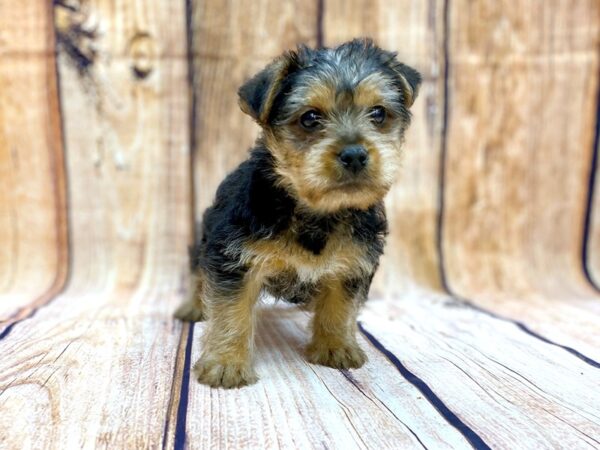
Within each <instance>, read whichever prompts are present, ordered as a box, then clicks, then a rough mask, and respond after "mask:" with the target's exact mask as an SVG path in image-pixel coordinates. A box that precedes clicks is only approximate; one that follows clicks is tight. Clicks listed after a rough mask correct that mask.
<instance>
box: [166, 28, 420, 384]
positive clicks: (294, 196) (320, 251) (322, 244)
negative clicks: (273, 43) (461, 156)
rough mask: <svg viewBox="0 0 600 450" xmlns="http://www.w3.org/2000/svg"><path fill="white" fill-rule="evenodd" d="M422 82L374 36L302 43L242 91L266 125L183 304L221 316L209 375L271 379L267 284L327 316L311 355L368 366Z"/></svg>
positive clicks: (196, 253)
mask: <svg viewBox="0 0 600 450" xmlns="http://www.w3.org/2000/svg"><path fill="white" fill-rule="evenodd" d="M420 83H421V77H420V75H419V73H418V72H417V71H415V70H414V69H412V68H410V67H408V66H406V65H404V64H402V63H400V62H399V61H398V60H397V59H396V54H395V53H391V52H388V51H385V50H382V49H381V48H379V47H377V46H376V45H375V44H374V43H373V42H372V41H371V40H368V39H360V40H353V41H351V42H347V43H345V44H342V45H340V46H339V47H336V48H319V49H315V50H313V49H309V48H307V47H299V48H298V49H297V50H296V51H290V52H288V53H285V54H284V55H283V56H281V57H279V58H277V59H275V60H274V61H273V62H272V63H270V64H269V65H268V66H267V67H266V68H265V69H264V70H262V71H261V72H260V73H258V74H257V75H256V76H254V78H252V79H250V80H249V81H247V82H246V83H245V84H244V85H243V86H242V87H241V88H240V90H239V102H240V106H241V109H242V111H244V112H245V113H246V114H248V115H249V116H251V117H252V118H253V119H254V120H256V122H258V124H259V125H260V126H261V128H262V134H261V136H260V137H259V139H258V140H257V142H256V145H255V147H254V148H253V149H252V150H251V151H250V155H249V158H248V159H247V160H246V161H244V162H243V163H242V164H241V165H240V166H239V167H238V168H237V169H236V170H235V171H233V172H232V173H231V174H229V175H228V176H227V177H226V178H225V180H224V181H223V182H222V183H221V185H220V186H219V189H218V191H217V194H216V199H215V202H214V204H213V205H212V206H211V207H210V208H208V209H207V210H206V212H205V213H204V218H203V222H202V236H201V241H200V242H199V243H197V244H196V245H195V247H194V248H193V249H192V269H193V271H194V274H195V276H194V287H193V293H192V296H191V297H190V299H189V300H188V301H187V302H185V303H184V304H182V305H181V306H180V307H179V309H178V310H177V311H176V313H175V315H176V317H178V318H180V319H182V320H186V321H198V320H203V319H207V320H208V324H207V328H206V331H205V334H204V336H203V353H202V356H201V357H200V359H199V360H198V362H197V363H196V364H195V366H194V374H195V376H196V378H197V379H198V381H200V382H201V383H205V384H208V385H210V386H214V387H217V386H222V387H225V388H233V387H238V386H242V385H246V384H250V383H254V382H255V381H256V380H257V377H256V375H255V371H254V369H253V366H252V353H253V346H254V343H253V341H254V338H253V335H254V316H253V309H254V305H255V303H256V301H257V298H258V297H259V295H260V293H261V292H262V291H266V292H268V293H270V294H271V295H273V296H274V297H277V298H281V299H285V300H287V301H289V302H292V303H299V304H307V305H308V306H309V308H310V309H311V310H312V311H313V312H314V316H313V318H312V323H311V328H312V339H311V341H310V344H309V345H308V347H307V349H306V356H307V358H308V361H310V362H312V363H315V364H322V365H325V366H330V367H336V368H340V369H349V368H358V367H361V366H362V365H363V364H364V363H365V361H366V359H367V358H366V356H365V353H364V352H363V350H362V349H361V348H360V347H359V345H358V343H357V340H356V332H357V326H356V317H357V314H358V310H359V308H360V306H361V305H362V303H363V302H364V301H365V300H366V298H367V294H368V291H369V286H370V284H371V280H372V278H373V275H374V273H375V270H376V269H377V265H378V261H379V257H380V256H381V254H382V253H383V248H384V239H385V235H386V233H387V223H386V218H385V210H384V205H383V198H384V196H385V194H386V193H387V192H388V190H389V189H390V186H391V185H392V183H393V182H394V179H395V178H396V173H397V171H398V166H399V164H400V160H401V152H400V148H401V144H402V141H403V136H404V132H405V130H406V128H407V127H408V124H409V121H410V113H409V108H410V106H411V105H412V104H413V102H414V100H415V97H416V95H417V91H418V89H419V85H420Z"/></svg>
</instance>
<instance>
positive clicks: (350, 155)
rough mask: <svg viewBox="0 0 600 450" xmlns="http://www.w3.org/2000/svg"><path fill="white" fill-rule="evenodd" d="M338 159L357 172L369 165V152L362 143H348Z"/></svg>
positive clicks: (353, 171) (347, 167)
mask: <svg viewBox="0 0 600 450" xmlns="http://www.w3.org/2000/svg"><path fill="white" fill-rule="evenodd" d="M338 159H339V160H340V162H341V163H342V165H343V166H344V167H345V168H346V169H348V170H349V171H351V172H352V173H354V174H357V173H358V172H360V171H361V170H363V169H364V168H365V166H366V165H367V162H368V161H369V154H368V153H367V149H366V148H364V147H363V146H362V145H348V146H347V147H344V149H343V150H342V151H341V152H340V154H339V155H338Z"/></svg>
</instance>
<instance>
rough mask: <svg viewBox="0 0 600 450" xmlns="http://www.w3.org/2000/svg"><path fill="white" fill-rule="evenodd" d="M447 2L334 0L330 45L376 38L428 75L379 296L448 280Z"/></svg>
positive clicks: (407, 148) (329, 6) (409, 139)
mask: <svg viewBox="0 0 600 450" xmlns="http://www.w3.org/2000/svg"><path fill="white" fill-rule="evenodd" d="M442 7H443V3H442V2H417V1H410V0H405V1H399V2H392V3H390V2H385V1H367V0H352V1H341V0H327V1H325V3H324V9H323V30H324V31H323V36H324V44H325V45H336V44H339V43H342V42H344V41H346V40H349V39H352V38H354V37H357V36H369V37H372V38H373V39H374V40H375V41H376V42H377V43H379V44H380V45H381V46H382V47H384V48H386V49H389V50H394V51H397V52H398V57H399V59H400V60H401V61H403V62H405V63H406V64H408V65H410V66H413V67H415V68H416V69H418V70H419V71H420V72H421V73H422V75H423V79H424V82H423V85H422V86H421V90H420V93H419V97H418V98H417V101H416V103H415V104H414V105H413V107H412V108H411V111H412V115H413V122H412V125H411V126H410V128H409V130H408V133H407V136H406V143H405V145H404V164H403V166H402V168H401V174H400V177H399V180H398V181H397V182H396V184H395V185H394V187H393V188H392V190H391V192H390V193H389V194H388V196H387V199H386V204H387V208H388V218H389V222H390V235H389V237H388V244H387V246H386V253H385V256H384V258H383V261H382V264H381V267H380V269H379V271H378V274H377V277H376V279H375V281H374V285H373V291H372V292H373V294H374V295H376V296H387V297H388V298H393V297H397V296H398V295H402V294H404V293H406V292H407V290H411V289H414V288H415V287H417V286H420V287H428V288H433V289H436V288H439V287H440V286H441V283H440V276H439V270H438V256H437V250H436V225H437V206H438V190H439V187H438V172H439V162H440V150H441V127H442V119H443V100H444V93H443V88H444V86H443V69H444V60H443V57H444V55H443V52H442V49H443V45H442V44H443V42H442V40H443V37H444V36H443V8H442Z"/></svg>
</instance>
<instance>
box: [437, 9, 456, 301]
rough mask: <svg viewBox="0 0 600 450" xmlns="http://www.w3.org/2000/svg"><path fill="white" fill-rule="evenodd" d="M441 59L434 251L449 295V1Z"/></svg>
mask: <svg viewBox="0 0 600 450" xmlns="http://www.w3.org/2000/svg"><path fill="white" fill-rule="evenodd" d="M442 30H443V31H442V34H443V36H442V42H443V49H442V55H443V56H442V57H443V59H444V61H443V72H444V74H443V77H444V82H443V94H442V99H443V100H442V103H443V105H442V129H441V131H440V133H441V139H442V142H441V145H440V166H439V175H438V211H437V226H436V235H435V236H436V249H437V254H438V259H437V260H438V265H439V267H438V271H439V278H440V282H441V285H442V289H443V290H444V291H446V292H447V293H448V294H450V295H452V294H451V293H450V286H449V285H448V278H447V275H446V269H445V267H444V246H443V233H442V230H443V228H444V186H445V183H446V160H447V157H446V155H447V153H448V114H449V111H448V105H449V103H450V98H449V97H450V95H449V83H450V81H449V76H448V73H449V70H450V49H449V42H448V41H449V39H448V38H449V36H450V0H444V9H443V29H442Z"/></svg>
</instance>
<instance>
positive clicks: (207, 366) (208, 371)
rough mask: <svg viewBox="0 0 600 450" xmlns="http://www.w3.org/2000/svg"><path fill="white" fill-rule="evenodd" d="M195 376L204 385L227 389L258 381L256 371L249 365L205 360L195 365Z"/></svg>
mask: <svg viewBox="0 0 600 450" xmlns="http://www.w3.org/2000/svg"><path fill="white" fill-rule="evenodd" d="M194 376H195V377H196V379H197V380H198V381H199V382H200V383H202V384H207V385H209V386H212V387H224V388H226V389H231V388H238V387H242V386H246V385H249V384H254V383H256V382H257V381H258V377H257V376H256V373H255V372H254V369H253V368H252V366H251V365H250V364H248V363H234V362H230V363H219V362H217V361H214V360H210V359H203V358H200V359H199V360H198V361H197V362H196V364H194Z"/></svg>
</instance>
